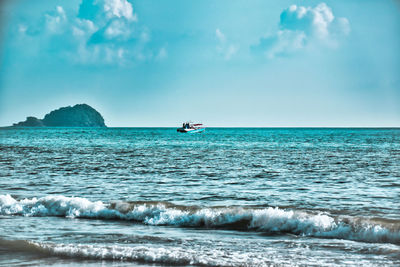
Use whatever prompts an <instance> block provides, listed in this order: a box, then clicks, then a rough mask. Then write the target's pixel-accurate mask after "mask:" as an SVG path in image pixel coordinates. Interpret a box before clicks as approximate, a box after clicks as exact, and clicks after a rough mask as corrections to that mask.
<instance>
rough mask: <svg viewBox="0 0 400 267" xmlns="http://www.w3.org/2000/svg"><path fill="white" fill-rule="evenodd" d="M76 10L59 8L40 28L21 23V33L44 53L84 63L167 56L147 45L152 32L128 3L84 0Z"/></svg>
mask: <svg viewBox="0 0 400 267" xmlns="http://www.w3.org/2000/svg"><path fill="white" fill-rule="evenodd" d="M73 10H74V9H68V10H67V12H66V10H64V8H63V7H62V6H57V7H56V8H55V9H54V10H53V11H51V12H48V13H46V14H44V20H43V21H44V23H43V24H42V25H41V26H39V28H37V29H34V28H33V29H30V28H29V27H27V26H25V25H22V24H20V27H19V28H18V31H19V33H20V35H21V36H26V37H29V38H31V39H30V40H37V42H38V43H40V46H41V51H43V52H45V51H46V48H48V49H49V50H51V52H52V53H57V54H56V55H59V56H62V57H64V58H67V59H68V60H72V61H73V62H75V63H80V64H102V63H104V64H126V63H129V62H132V61H135V60H147V59H155V60H158V59H159V58H161V57H165V56H166V55H167V52H166V50H165V48H163V50H160V47H150V46H147V45H146V44H148V43H149V42H150V33H149V31H148V29H147V28H146V27H140V26H138V20H137V15H136V14H135V13H134V10H133V7H132V4H131V3H130V2H129V1H128V0H82V2H81V3H80V5H79V9H78V12H77V13H72V12H73ZM75 10H76V9H75ZM30 33H32V34H31V35H29V34H30ZM28 35H29V36H28Z"/></svg>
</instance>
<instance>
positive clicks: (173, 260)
mask: <svg viewBox="0 0 400 267" xmlns="http://www.w3.org/2000/svg"><path fill="white" fill-rule="evenodd" d="M0 248H4V249H5V250H6V251H8V252H9V253H13V252H23V253H27V254H32V255H40V256H44V257H52V256H58V257H68V258H73V259H74V260H105V261H127V262H139V263H140V262H141V263H156V264H157V263H159V264H160V263H161V264H166V265H177V266H180V265H183V266H187V265H196V266H267V265H268V266H269V265H270V264H271V263H270V262H269V260H268V259H265V258H262V257H259V255H257V254H256V253H251V252H249V253H243V252H240V251H224V250H220V249H215V248H213V247H210V248H209V249H206V250H199V249H191V248H187V247H149V246H120V245H101V244H63V243H53V242H36V241H28V240H5V239H0Z"/></svg>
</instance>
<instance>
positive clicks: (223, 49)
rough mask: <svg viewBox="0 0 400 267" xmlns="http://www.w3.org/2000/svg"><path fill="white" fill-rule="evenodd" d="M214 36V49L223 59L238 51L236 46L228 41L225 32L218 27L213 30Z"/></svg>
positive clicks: (229, 57) (228, 58)
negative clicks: (215, 40) (215, 41)
mask: <svg viewBox="0 0 400 267" xmlns="http://www.w3.org/2000/svg"><path fill="white" fill-rule="evenodd" d="M215 37H216V39H217V47H216V50H217V52H218V54H219V55H221V56H222V57H223V58H224V59H225V60H230V59H231V58H232V56H233V55H234V54H236V52H237V51H238V49H239V48H238V46H236V45H234V44H232V43H230V42H228V40H227V38H226V36H225V34H223V33H222V31H221V30H220V29H218V28H217V29H216V30H215Z"/></svg>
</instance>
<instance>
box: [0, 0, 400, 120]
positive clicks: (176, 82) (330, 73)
mask: <svg viewBox="0 0 400 267" xmlns="http://www.w3.org/2000/svg"><path fill="white" fill-rule="evenodd" d="M1 8H2V18H3V20H2V23H1V27H2V31H1V33H2V35H3V36H2V38H1V39H0V40H1V42H2V44H1V46H0V49H1V58H0V60H1V62H0V64H1V65H0V66H1V73H0V75H1V76H0V125H3V126H5V125H11V124H12V123H14V122H18V121H21V120H24V119H25V117H26V116H29V115H33V116H36V117H38V118H42V117H43V116H44V115H45V114H46V113H48V112H49V111H51V110H53V109H55V108H58V107H61V106H68V105H74V104H77V103H87V104H89V105H91V106H93V107H94V108H96V109H97V110H99V111H100V112H101V113H102V114H103V116H104V117H105V120H106V123H107V125H108V126H177V125H179V124H180V123H181V122H182V121H184V120H193V121H201V122H203V123H205V124H207V125H208V126H264V127H268V126H278V127H279V126H400V75H399V74H400V49H399V48H400V34H399V33H400V2H399V1H369V0H366V1H354V0H347V1H338V0H336V1H325V2H321V1H286V0H280V1H262V0H251V1H235V0H219V1H208V0H202V1H198V0H191V1H187V0H179V1H178V0H176V1H173V0H171V1H160V0H137V1H134V0H132V1H131V0H85V1H82V0H68V1H66V0H65V1H61V0H43V1H28V0H19V1H8V2H3V3H2V6H1Z"/></svg>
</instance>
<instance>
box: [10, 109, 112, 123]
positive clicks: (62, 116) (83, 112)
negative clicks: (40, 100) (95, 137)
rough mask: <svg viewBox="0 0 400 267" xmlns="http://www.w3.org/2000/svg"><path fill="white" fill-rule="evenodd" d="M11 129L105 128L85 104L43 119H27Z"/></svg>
mask: <svg viewBox="0 0 400 267" xmlns="http://www.w3.org/2000/svg"><path fill="white" fill-rule="evenodd" d="M13 127H106V125H105V123H104V118H103V116H101V114H100V113H99V112H98V111H97V110H95V109H94V108H92V107H91V106H89V105H87V104H78V105H75V106H73V107H71V106H68V107H62V108H59V109H56V110H53V111H52V112H50V113H49V114H46V116H44V118H43V119H38V118H36V117H27V118H26V120H25V121H21V122H19V123H14V125H13Z"/></svg>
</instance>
